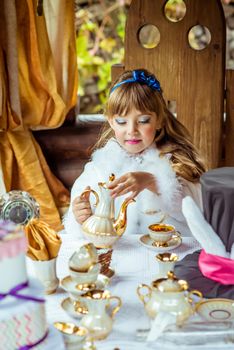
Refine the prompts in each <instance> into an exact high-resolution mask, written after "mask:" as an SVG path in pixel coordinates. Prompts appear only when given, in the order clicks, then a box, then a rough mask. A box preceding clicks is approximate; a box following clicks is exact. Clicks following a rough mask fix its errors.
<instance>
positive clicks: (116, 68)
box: [111, 64, 124, 82]
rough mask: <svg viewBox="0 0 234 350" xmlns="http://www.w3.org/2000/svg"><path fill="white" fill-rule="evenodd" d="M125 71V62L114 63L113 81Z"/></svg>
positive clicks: (112, 68)
mask: <svg viewBox="0 0 234 350" xmlns="http://www.w3.org/2000/svg"><path fill="white" fill-rule="evenodd" d="M123 72H124V65H123V64H114V65H113V66H112V67H111V81H112V82H114V81H115V80H116V79H117V78H118V76H119V75H120V74H121V73H123Z"/></svg>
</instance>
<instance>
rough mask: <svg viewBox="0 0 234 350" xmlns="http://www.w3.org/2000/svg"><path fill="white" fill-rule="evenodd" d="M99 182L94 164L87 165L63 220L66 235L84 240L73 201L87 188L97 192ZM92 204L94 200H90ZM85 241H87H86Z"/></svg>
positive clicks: (77, 181) (76, 182)
mask: <svg viewBox="0 0 234 350" xmlns="http://www.w3.org/2000/svg"><path fill="white" fill-rule="evenodd" d="M98 181H99V173H98V172H97V170H96V167H95V166H94V164H93V162H89V163H87V164H86V166H85V168H84V171H83V173H82V174H81V175H80V176H79V177H78V178H77V179H76V181H75V183H74V185H73V186H72V189H71V202H70V206H69V208H68V211H67V213H66V214H65V216H64V218H63V224H64V228H65V231H66V233H68V234H73V235H76V236H77V235H78V236H79V237H80V238H83V239H84V237H83V235H82V228H81V225H80V224H79V223H78V222H77V221H76V219H75V216H74V214H73V212H72V202H73V200H74V199H75V198H76V197H78V196H80V194H81V193H82V192H83V191H84V190H85V188H86V187H87V186H90V187H91V188H92V189H94V190H96V186H97V182H98ZM90 200H91V204H92V198H90ZM84 240H85V239H84Z"/></svg>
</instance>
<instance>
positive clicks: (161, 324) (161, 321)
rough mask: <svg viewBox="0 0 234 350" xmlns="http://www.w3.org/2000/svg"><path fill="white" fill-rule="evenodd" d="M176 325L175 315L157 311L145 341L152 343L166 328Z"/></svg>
mask: <svg viewBox="0 0 234 350" xmlns="http://www.w3.org/2000/svg"><path fill="white" fill-rule="evenodd" d="M172 324H176V315H173V314H171V313H170V312H165V311H159V313H158V314H157V316H156V317H155V319H154V320H153V321H152V324H151V328H150V331H149V333H148V336H147V341H154V340H156V339H158V338H159V337H160V335H161V334H162V333H163V331H164V330H165V329H166V328H167V326H169V325H172Z"/></svg>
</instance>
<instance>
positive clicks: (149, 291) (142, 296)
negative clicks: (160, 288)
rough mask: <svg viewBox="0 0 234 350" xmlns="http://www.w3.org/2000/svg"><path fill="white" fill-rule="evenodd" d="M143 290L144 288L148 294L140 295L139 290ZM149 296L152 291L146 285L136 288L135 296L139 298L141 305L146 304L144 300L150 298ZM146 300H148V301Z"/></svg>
mask: <svg viewBox="0 0 234 350" xmlns="http://www.w3.org/2000/svg"><path fill="white" fill-rule="evenodd" d="M143 288H146V289H147V290H148V293H146V294H142V293H141V290H142V289H143ZM151 294H152V289H151V288H150V287H149V286H148V285H147V284H144V283H143V284H140V285H139V286H138V287H137V295H138V297H139V298H140V300H141V301H142V303H143V304H144V305H145V304H146V303H147V301H146V300H145V298H149V299H150V297H151ZM149 299H148V300H149Z"/></svg>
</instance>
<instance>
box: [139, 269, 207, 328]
mask: <svg viewBox="0 0 234 350" xmlns="http://www.w3.org/2000/svg"><path fill="white" fill-rule="evenodd" d="M188 289H189V285H188V283H187V282H186V281H184V280H179V279H177V278H176V276H175V274H174V273H173V272H172V271H169V272H168V274H167V278H160V279H157V280H155V281H153V282H152V283H151V286H148V285H147V284H141V285H139V286H138V288H137V294H138V296H139V298H140V300H141V301H142V302H143V304H144V307H145V311H146V313H147V315H148V316H149V317H150V318H152V319H153V318H155V317H156V316H157V314H158V312H159V311H164V312H169V313H171V314H173V315H175V316H176V324H177V325H178V326H181V325H183V324H184V323H185V321H186V320H187V319H188V318H189V317H190V316H191V315H192V314H193V313H194V311H195V308H194V305H193V299H192V298H191V296H192V295H196V296H198V297H199V298H200V299H201V298H202V293H201V292H199V291H198V290H192V291H190V292H188ZM144 290H146V293H145V292H144Z"/></svg>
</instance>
